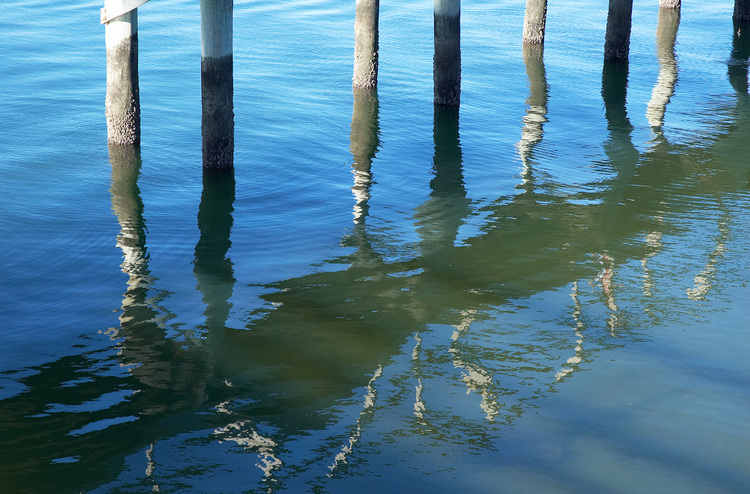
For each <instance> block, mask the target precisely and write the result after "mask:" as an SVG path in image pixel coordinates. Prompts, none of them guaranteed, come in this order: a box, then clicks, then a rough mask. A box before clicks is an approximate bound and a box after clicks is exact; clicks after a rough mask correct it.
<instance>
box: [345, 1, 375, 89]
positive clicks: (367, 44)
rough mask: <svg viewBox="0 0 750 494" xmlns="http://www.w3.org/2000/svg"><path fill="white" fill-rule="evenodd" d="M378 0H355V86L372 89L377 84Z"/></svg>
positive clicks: (353, 80) (353, 82)
mask: <svg viewBox="0 0 750 494" xmlns="http://www.w3.org/2000/svg"><path fill="white" fill-rule="evenodd" d="M379 16H380V0H357V7H356V14H355V18H354V76H353V78H352V85H353V86H354V87H355V88H363V89H373V88H374V87H376V86H377V85H378V18H379Z"/></svg>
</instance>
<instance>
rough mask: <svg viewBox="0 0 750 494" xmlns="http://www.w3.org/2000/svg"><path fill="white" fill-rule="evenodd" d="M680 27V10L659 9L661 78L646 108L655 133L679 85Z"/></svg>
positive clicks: (647, 116) (662, 123) (658, 130)
mask: <svg viewBox="0 0 750 494" xmlns="http://www.w3.org/2000/svg"><path fill="white" fill-rule="evenodd" d="M679 26H680V9H673V8H664V7H661V8H659V20H658V23H657V28H656V55H657V57H658V58H659V78H658V80H657V82H656V85H655V86H654V90H653V91H652V92H651V99H650V100H649V102H648V107H647V108H646V118H648V123H649V125H651V127H654V128H655V129H654V130H655V132H660V131H661V126H662V125H664V113H665V112H666V109H667V105H668V104H669V100H670V99H671V98H672V96H673V95H674V89H675V85H676V84H677V57H676V55H675V49H674V46H675V41H676V40H677V29H678V28H679Z"/></svg>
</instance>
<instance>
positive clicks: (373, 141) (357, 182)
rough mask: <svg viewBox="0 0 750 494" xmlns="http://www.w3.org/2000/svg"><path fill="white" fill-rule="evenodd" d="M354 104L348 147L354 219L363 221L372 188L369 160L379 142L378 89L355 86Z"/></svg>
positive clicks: (373, 157)
mask: <svg viewBox="0 0 750 494" xmlns="http://www.w3.org/2000/svg"><path fill="white" fill-rule="evenodd" d="M353 93H354V105H353V109H352V125H351V129H352V130H351V134H350V136H349V139H350V145H349V151H350V152H351V153H352V157H353V162H352V174H353V175H354V185H353V186H352V193H353V194H354V198H355V200H356V203H355V204H354V213H353V214H354V223H355V224H357V225H359V224H362V223H363V222H364V220H365V217H366V216H367V211H368V209H369V206H368V204H367V202H368V201H369V199H370V189H371V188H372V172H371V167H372V160H373V159H375V154H376V153H377V152H378V147H379V146H380V120H379V116H380V103H379V100H378V92H377V89H360V88H354V90H353Z"/></svg>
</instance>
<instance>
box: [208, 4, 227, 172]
mask: <svg viewBox="0 0 750 494" xmlns="http://www.w3.org/2000/svg"><path fill="white" fill-rule="evenodd" d="M200 9H201V99H202V106H203V113H202V117H201V133H202V135H203V168H204V170H222V169H229V168H232V167H233V166H234V85H233V63H234V62H233V50H232V30H233V19H232V16H233V10H234V6H233V1H232V0H200Z"/></svg>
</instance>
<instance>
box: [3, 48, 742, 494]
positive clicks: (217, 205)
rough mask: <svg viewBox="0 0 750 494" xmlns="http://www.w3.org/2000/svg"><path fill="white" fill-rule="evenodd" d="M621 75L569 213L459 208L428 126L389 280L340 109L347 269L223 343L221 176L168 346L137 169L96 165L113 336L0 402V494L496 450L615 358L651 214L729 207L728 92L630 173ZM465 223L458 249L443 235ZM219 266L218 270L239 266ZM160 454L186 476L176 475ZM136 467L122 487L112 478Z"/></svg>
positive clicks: (123, 153) (356, 142)
mask: <svg viewBox="0 0 750 494" xmlns="http://www.w3.org/2000/svg"><path fill="white" fill-rule="evenodd" d="M736 53H739V52H736ZM740 56H742V54H741V53H740ZM527 73H528V75H529V79H530V87H531V91H530V93H531V94H530V96H529V100H528V102H529V113H527V115H526V117H527V119H524V127H523V129H522V130H521V142H520V143H519V154H521V156H522V159H525V160H526V162H525V163H529V162H531V161H533V157H534V156H533V154H534V153H533V149H534V147H535V146H537V145H538V144H539V142H541V138H542V124H543V123H544V120H545V119H546V116H545V112H546V107H547V99H548V96H547V83H546V80H545V77H544V66H543V64H542V63H541V58H530V59H528V60H527ZM532 74H533V75H532ZM627 77H628V74H627V63H613V64H606V65H605V66H604V69H603V74H602V98H603V101H604V106H605V110H606V114H605V117H606V120H607V125H608V129H609V138H608V140H607V141H606V142H605V143H604V151H605V154H606V157H605V158H604V159H603V161H601V162H597V163H594V164H593V166H598V167H601V168H606V169H607V170H608V171H610V172H611V173H610V174H609V178H608V179H607V180H605V181H604V182H603V183H602V184H599V183H597V184H595V187H591V190H593V192H588V193H587V194H583V193H578V192H570V190H569V189H568V190H566V189H563V188H560V189H559V190H561V191H562V192H558V193H556V192H555V190H554V187H548V186H547V187H545V184H538V185H539V187H538V189H536V190H535V188H534V184H533V183H531V182H530V181H529V182H527V183H529V184H530V185H529V186H528V187H527V188H526V189H524V190H523V191H522V192H521V193H513V194H507V195H503V196H501V197H498V198H497V200H495V201H493V202H491V203H488V204H485V205H483V206H481V208H480V207H479V206H475V205H474V204H472V202H471V200H470V198H469V197H468V194H467V188H466V184H465V180H464V170H463V166H464V164H463V152H462V148H461V135H460V126H459V113H458V111H457V110H455V109H446V108H442V107H437V106H436V107H435V113H434V122H433V139H434V154H433V156H432V160H433V170H432V172H433V176H432V177H431V180H430V183H429V198H428V199H427V200H426V202H425V203H424V204H421V205H419V206H417V207H416V208H415V209H414V212H413V215H412V216H411V219H412V220H413V222H414V227H415V228H414V229H415V231H416V234H417V237H418V239H417V241H416V242H415V245H414V249H413V251H412V252H411V254H404V255H403V256H401V257H399V259H398V260H395V261H394V260H387V259H388V256H387V255H385V254H383V253H384V252H387V251H388V248H389V245H388V240H387V238H386V237H385V235H384V234H383V229H382V227H380V226H378V222H377V221H368V220H371V219H378V218H372V217H371V216H368V215H369V214H370V211H369V209H368V207H367V206H368V204H369V201H370V198H371V195H372V196H375V197H377V194H378V193H379V192H381V191H380V190H379V189H378V188H377V184H375V183H374V182H373V180H372V174H373V171H372V165H373V160H374V159H375V155H376V153H377V151H378V147H379V134H378V132H379V113H378V100H377V95H375V94H373V93H370V94H369V95H367V97H365V98H360V97H358V95H357V94H355V100H354V108H353V112H352V126H351V133H350V150H351V153H352V156H353V164H352V169H353V173H354V177H355V178H354V185H353V187H352V190H353V192H354V194H355V201H356V202H355V206H354V213H355V214H354V219H355V225H354V231H353V232H352V234H351V235H350V236H349V237H348V238H347V239H345V243H347V242H349V243H347V245H351V246H353V247H355V249H354V252H349V253H347V254H345V255H341V256H340V257H335V258H333V259H328V260H327V262H326V263H325V264H326V265H325V269H322V270H320V272H312V273H310V274H308V275H306V276H299V277H294V278H286V279H280V280H277V281H275V282H273V283H268V284H265V285H262V286H256V285H253V286H254V287H255V288H257V289H259V290H260V291H262V293H263V294H264V295H263V299H264V300H265V301H267V302H268V306H267V307H271V308H263V309H255V308H253V307H247V306H244V305H243V306H239V303H238V302H237V301H235V304H237V306H238V307H239V308H237V307H235V308H234V310H240V311H241V312H242V315H243V316H244V317H245V319H247V320H248V323H247V325H246V326H243V327H236V328H229V327H227V320H228V319H227V317H228V314H229V312H230V311H231V310H232V309H233V306H232V303H233V301H232V297H233V294H234V292H235V288H236V286H235V284H236V283H237V280H236V279H235V277H236V276H237V275H236V274H235V265H234V264H233V261H232V258H230V255H229V254H230V247H231V246H232V242H231V240H232V228H233V224H234V220H235V219H236V218H235V217H234V214H235V213H234V201H235V194H236V192H235V180H234V176H233V175H232V174H218V175H215V174H206V175H204V183H203V195H202V197H201V203H200V208H199V213H198V218H197V224H198V230H199V232H200V239H199V241H198V243H197V245H196V247H195V251H194V260H193V262H194V264H193V274H194V276H195V286H196V288H197V290H198V291H199V292H200V294H201V296H202V300H203V303H204V304H205V311H204V318H205V321H204V322H203V323H202V324H197V326H196V327H193V328H184V327H183V328H177V327H172V326H170V325H169V320H170V318H172V317H173V315H172V314H171V313H170V312H169V309H168V307H169V306H170V304H169V303H168V297H169V294H168V292H167V291H165V290H163V289H160V288H159V280H158V278H157V277H156V276H155V275H154V274H153V273H152V272H151V268H150V265H149V261H150V257H149V253H148V249H147V238H146V234H147V228H146V221H145V219H144V215H145V212H144V204H143V201H142V199H141V197H140V191H139V188H138V176H139V172H140V166H141V164H140V158H139V156H138V150H137V148H116V147H113V148H112V149H111V150H110V154H111V161H112V187H111V195H112V198H111V199H112V209H113V211H114V213H115V215H116V217H117V222H118V224H119V230H120V232H119V234H118V237H117V245H118V247H119V248H120V249H121V250H122V253H123V262H122V264H121V266H119V268H120V269H122V270H123V271H124V272H125V274H126V275H127V280H126V286H125V289H124V293H123V295H122V304H121V313H120V314H119V321H118V322H119V326H118V327H115V328H112V329H111V330H110V331H109V336H110V337H111V338H112V341H113V345H112V349H107V350H106V351H101V352H100V353H99V354H84V355H79V356H75V357H64V358H60V359H57V360H54V361H52V362H49V363H47V364H45V365H44V366H42V367H40V368H38V369H35V372H36V373H35V374H34V375H31V376H28V377H24V378H19V379H18V382H19V383H21V384H23V385H24V386H26V389H25V390H24V391H22V392H20V393H19V394H17V395H15V396H13V397H11V398H9V399H5V400H2V401H0V415H2V416H3V417H4V418H5V419H6V420H8V421H9V423H13V424H17V425H16V426H14V428H13V430H3V431H0V434H2V439H3V440H2V444H3V445H4V446H8V449H9V450H12V451H13V453H12V457H10V455H8V457H7V458H5V457H4V458H3V460H4V461H3V462H0V463H2V464H3V466H2V467H0V468H7V465H11V466H12V468H13V469H14V472H15V473H14V475H15V476H3V480H4V481H5V480H6V479H10V480H8V482H9V483H8V484H5V485H9V486H10V488H14V487H16V486H24V485H26V484H31V479H32V477H34V476H37V475H38V473H39V472H43V473H45V474H46V475H45V478H49V479H55V484H54V485H53V484H52V480H50V481H49V483H48V484H44V485H41V487H42V488H40V489H38V490H46V491H54V490H55V489H59V488H60V486H63V487H66V486H73V487H76V488H78V489H80V488H81V484H82V483H83V482H82V481H81V480H80V478H86V481H85V482H86V483H87V484H88V485H91V486H93V487H94V488H95V487H97V486H100V485H103V484H105V483H106V482H110V481H113V479H116V478H118V476H119V477H120V478H123V479H125V480H122V481H120V482H119V484H118V485H121V484H123V483H127V482H130V484H131V487H132V486H133V485H136V486H137V487H133V488H132V490H137V488H142V487H143V486H144V485H146V486H147V487H149V488H154V487H160V488H161V489H162V490H169V489H170V487H174V488H175V490H178V489H179V485H178V482H183V481H185V482H187V483H189V482H190V481H192V480H193V479H194V478H199V477H200V476H201V475H202V473H201V472H206V470H210V469H211V468H206V465H209V466H211V467H213V465H219V466H218V467H216V470H217V471H218V470H222V469H223V468H226V470H227V471H229V470H231V474H232V476H233V477H234V478H233V480H238V479H239V480H238V483H242V489H245V490H253V489H260V488H263V489H264V490H268V491H271V492H273V491H277V490H278V491H282V490H285V489H286V490H289V491H291V490H294V489H293V488H294V487H296V486H299V485H301V484H302V483H306V485H307V486H308V487H309V486H311V485H312V486H323V483H324V482H325V481H326V479H330V478H341V477H343V476H345V475H347V468H350V467H351V468H352V469H354V468H360V470H359V471H355V473H354V474H355V475H358V474H360V473H361V472H362V471H363V469H364V470H365V471H366V470H367V467H366V466H365V467H363V466H362V463H360V464H359V465H356V464H355V462H356V461H357V454H358V448H362V450H367V448H372V447H373V446H372V445H373V444H375V445H376V446H374V447H376V448H382V449H383V451H385V453H383V454H384V455H387V454H388V453H387V452H388V451H389V450H388V449H387V448H389V445H392V444H398V443H399V442H400V441H402V440H403V439H404V438H405V437H406V438H408V440H409V441H413V442H414V444H415V445H416V446H415V450H419V451H420V453H421V452H423V451H426V448H423V449H419V448H420V447H423V446H429V445H430V444H432V443H436V442H438V441H441V442H444V443H447V444H449V445H451V446H453V447H455V448H456V449H460V448H466V449H467V450H469V451H471V452H472V453H474V452H481V451H482V450H483V448H492V447H496V446H497V444H498V438H499V437H501V436H502V435H503V430H504V429H502V427H503V426H504V424H511V423H513V422H514V421H515V420H517V418H518V417H520V416H522V415H523V414H525V413H527V411H528V410H530V409H532V408H534V407H535V406H538V405H537V404H535V403H539V402H538V401H536V402H535V401H534V400H535V399H536V398H539V397H541V396H545V395H546V394H548V393H550V392H551V390H553V389H554V388H553V386H556V385H557V384H556V383H558V382H564V381H565V380H566V379H569V378H571V377H574V371H575V370H576V369H577V368H578V367H579V366H580V365H581V364H584V363H586V362H591V361H593V360H595V359H596V358H597V352H598V351H599V350H600V349H604V348H610V347H612V346H614V345H618V344H620V343H618V341H621V339H618V340H615V339H613V338H612V336H621V337H623V338H627V336H628V335H630V334H632V333H634V332H636V331H637V328H639V327H640V326H639V324H637V323H639V322H642V321H643V320H644V319H643V318H645V317H650V316H642V315H638V314H628V313H627V307H628V306H627V302H628V301H629V300H628V297H631V298H632V297H633V293H632V292H633V291H632V290H631V291H630V292H627V290H626V289H625V287H624V286H623V285H619V286H618V281H619V280H618V275H619V274H620V273H621V272H622V271H626V269H627V267H626V265H627V263H628V262H629V261H636V262H637V261H641V260H642V262H643V266H644V272H645V274H644V282H643V290H641V289H640V287H639V288H638V290H637V292H638V294H639V295H643V297H644V298H648V297H653V296H655V295H654V294H656V293H658V286H657V285H658V282H659V279H658V278H657V277H656V276H653V275H652V274H650V272H649V270H648V268H647V267H646V266H647V263H646V261H648V260H649V259H650V258H651V257H652V256H654V255H655V254H656V253H658V252H659V251H660V250H661V249H663V241H662V238H663V237H666V236H670V235H672V236H674V235H676V230H677V227H675V226H674V222H673V221H671V220H670V218H669V214H671V215H679V214H681V213H683V212H684V211H688V213H689V212H690V211H691V209H690V208H692V207H693V205H691V204H690V203H689V201H690V200H693V199H695V198H704V197H709V198H710V199H711V200H712V201H713V200H714V198H715V197H719V196H723V195H731V194H732V193H733V192H735V191H737V190H740V191H741V190H746V187H747V166H746V162H745V161H743V160H745V159H746V153H744V150H745V149H746V143H747V142H748V138H749V137H748V125H747V124H748V99H747V94H746V87H745V92H743V91H742V89H743V86H742V85H741V84H739V85H738V84H734V86H735V88H736V89H737V92H738V94H737V97H738V98H737V105H736V108H734V109H733V111H734V113H732V118H733V120H732V122H731V123H730V124H727V125H726V126H725V127H722V128H721V133H720V134H719V135H718V136H717V137H716V138H715V139H714V140H713V141H711V140H709V139H706V140H705V141H704V144H705V146H704V147H703V148H700V149H695V148H690V147H689V146H686V145H678V144H675V145H674V146H675V147H674V148H673V150H675V151H676V153H671V152H667V151H669V149H667V148H665V147H659V146H656V147H653V148H649V149H648V150H647V151H644V152H643V153H639V152H638V149H637V148H636V147H635V145H634V143H633V126H632V125H631V123H630V121H629V119H628V115H627V111H626V90H627V84H628V82H627V81H628V79H627ZM730 77H732V76H731V73H730ZM532 113H533V117H534V118H528V117H531V116H532ZM520 116H521V115H518V117H520ZM675 156H678V158H676V157H675ZM707 156H719V157H721V160H722V161H721V166H720V167H719V166H717V167H716V168H717V169H716V170H711V172H712V175H711V177H708V178H707V177H706V176H705V175H704V174H701V173H702V172H703V171H705V170H704V166H705V163H706V162H707V161H708V160H707V159H706V157H707ZM427 159H429V157H427ZM696 164H699V165H700V167H701V170H699V171H700V172H701V173H697V172H696V168H697V166H696ZM522 178H525V177H522ZM540 182H541V180H540ZM425 185H426V184H425ZM743 187H744V188H745V189H743ZM529 199H532V200H529ZM666 201H671V203H670V204H668V205H665V202H666ZM670 208H671V210H670ZM668 213H669V214H668ZM476 215H481V218H482V219H481V222H480V224H479V225H478V226H476V227H475V228H476V231H472V232H471V234H470V235H461V234H460V233H461V228H462V227H463V226H464V225H466V224H467V223H468V222H469V221H470V220H471V219H472V218H473V217H475V216H476ZM731 224H732V218H731V215H730V214H729V213H727V214H724V213H723V212H722V215H720V218H719V221H718V222H717V225H718V230H717V234H716V235H714V236H713V237H712V239H714V244H715V247H712V248H711V249H708V250H707V251H706V255H705V257H706V259H705V263H704V266H702V267H700V269H697V270H696V273H695V277H694V278H693V277H692V274H691V280H692V279H694V281H695V285H694V286H693V285H691V286H690V287H687V288H688V289H689V290H691V291H688V296H691V297H694V298H696V299H700V300H703V299H705V298H706V297H707V296H709V295H710V294H711V290H713V289H714V285H713V280H712V276H714V273H715V272H716V271H717V269H718V267H719V266H720V263H721V262H722V261H723V257H722V256H723V252H724V249H726V246H727V244H728V242H729V239H731V230H730V227H731ZM459 239H460V241H459ZM232 254H233V255H232V257H233V258H234V260H235V262H236V261H237V259H238V256H239V255H253V253H251V252H242V253H234V252H233V253H232ZM112 269H113V270H115V269H117V265H115V264H113V265H112ZM311 271H312V270H311ZM237 277H239V276H237ZM240 283H245V284H252V283H254V280H252V279H250V280H247V279H245V280H240ZM589 287H592V288H591V289H589ZM558 291H559V292H562V293H563V294H564V296H565V298H566V299H567V305H563V308H562V309H561V312H560V313H561V314H563V315H565V316H566V317H567V319H566V320H564V321H562V322H560V323H559V324H558V325H556V326H555V325H553V324H545V325H542V326H541V327H535V326H534V325H533V324H516V325H513V324H511V323H510V322H509V320H507V319H503V318H504V317H505V315H507V314H508V313H511V312H514V311H522V310H523V309H522V308H519V307H518V305H520V304H524V303H526V300H527V299H531V298H533V297H535V296H538V295H539V294H549V293H556V292H558ZM544 302H546V301H544ZM545 308H546V305H545ZM602 313H604V316H602ZM543 317H547V316H546V315H545V316H543ZM639 317H641V319H639ZM628 318H630V323H629V322H628V321H629V319H628ZM549 327H554V328H553V329H552V330H550V329H548V328H549ZM110 350H114V351H110ZM121 369H124V370H121ZM118 372H119V373H118ZM467 391H468V394H467ZM446 397H448V398H446ZM30 438H31V439H30ZM52 445H54V446H52ZM206 450H209V452H208V453H205V451H206ZM185 451H187V453H185ZM175 452H182V453H183V454H184V458H183V457H180V459H179V460H173V458H174V457H176V456H177V455H176V454H175ZM427 452H428V453H429V451H427ZM200 453H205V454H207V455H208V456H209V457H210V458H208V459H209V460H210V461H204V460H206V458H202V457H200V456H199V454H200ZM222 455H224V456H222ZM230 455H233V456H234V457H233V458H232V459H231V460H228V459H227V457H228V456H230ZM136 456H137V458H138V459H137V460H131V461H132V462H133V463H136V467H134V468H133V469H130V465H131V464H128V466H127V467H126V466H123V463H124V461H125V460H124V459H125V458H131V459H132V458H133V457H136ZM365 456H366V453H365ZM236 457H239V459H237V458H236ZM359 458H360V459H361V458H362V456H360V457H359ZM170 461H172V462H171V463H170ZM223 462H225V463H223ZM232 469H234V470H232ZM19 472H20V473H19ZM184 472H190V473H187V474H186V473H184ZM222 472H223V470H222ZM369 473H371V472H369ZM206 475H208V474H206ZM175 476H176V477H178V481H175V480H174V477H175ZM191 476H193V477H191ZM36 482H37V483H36V484H34V485H36V486H40V483H41V482H43V481H42V480H36ZM295 482H296V484H295ZM5 485H4V486H5ZM84 487H85V486H84ZM102 489H103V490H106V488H102ZM15 490H16V491H19V492H20V491H21V490H22V489H15ZM111 490H115V489H111ZM319 490H321V491H323V490H325V488H324V487H320V489H319Z"/></svg>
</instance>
